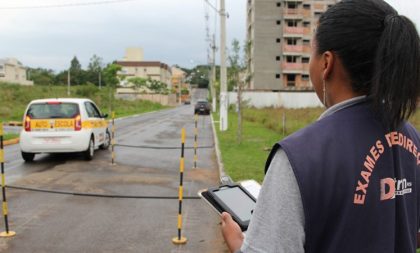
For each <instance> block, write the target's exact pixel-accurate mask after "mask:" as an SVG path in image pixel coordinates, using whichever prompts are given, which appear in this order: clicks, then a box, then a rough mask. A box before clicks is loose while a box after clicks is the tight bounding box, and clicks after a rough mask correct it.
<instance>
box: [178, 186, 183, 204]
mask: <svg viewBox="0 0 420 253" xmlns="http://www.w3.org/2000/svg"><path fill="white" fill-rule="evenodd" d="M183 192H184V191H183V186H182V185H180V186H179V200H182V198H183Z"/></svg>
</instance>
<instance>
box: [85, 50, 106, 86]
mask: <svg viewBox="0 0 420 253" xmlns="http://www.w3.org/2000/svg"><path fill="white" fill-rule="evenodd" d="M103 65H104V64H103V59H102V58H101V57H99V56H97V55H96V54H94V55H93V56H92V58H90V62H89V65H88V69H87V73H86V75H87V80H88V81H89V82H91V83H94V84H97V85H98V86H100V85H101V84H100V82H102V80H99V75H101V72H102V69H103Z"/></svg>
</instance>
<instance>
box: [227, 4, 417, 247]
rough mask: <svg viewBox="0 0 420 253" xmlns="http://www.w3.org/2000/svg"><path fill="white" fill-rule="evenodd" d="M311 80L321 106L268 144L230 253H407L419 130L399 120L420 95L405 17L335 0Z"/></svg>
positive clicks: (316, 47)
mask: <svg viewBox="0 0 420 253" xmlns="http://www.w3.org/2000/svg"><path fill="white" fill-rule="evenodd" d="M312 47H313V48H312V50H313V52H312V56H311V62H310V76H311V81H312V84H313V86H314V88H315V91H316V94H317V95H318V97H319V99H320V100H321V101H322V102H323V103H324V105H325V106H326V107H327V108H328V109H327V110H326V111H325V112H324V113H323V114H322V115H321V117H320V118H319V120H318V121H317V122H316V123H314V124H312V125H311V126H309V127H307V128H305V129H303V130H301V131H299V132H297V133H295V134H293V135H291V136H289V137H288V138H286V139H284V140H282V141H280V142H279V143H277V144H276V145H275V146H274V148H273V151H272V152H271V154H270V156H269V158H268V160H267V165H266V177H265V179H264V183H263V187H262V190H261V193H260V196H259V199H258V202H257V207H256V209H255V210H254V213H253V217H252V220H251V223H250V226H249V229H248V231H247V233H246V237H245V238H244V237H243V235H242V233H241V232H240V229H239V227H238V225H237V224H236V223H235V222H234V221H233V220H232V218H231V217H230V215H229V214H227V213H223V214H222V233H223V235H224V237H225V240H226V242H227V245H228V247H229V249H230V250H231V251H232V252H244V253H247V252H269V253H273V252H322V253H325V252H327V253H328V252H340V253H346V252H349V253H350V252H351V253H354V252H358V253H363V252H366V253H372V252H380V253H385V252H415V249H416V233H417V231H418V229H419V220H420V219H419V213H420V188H419V187H420V174H418V173H417V171H418V170H419V171H420V151H419V150H420V136H419V133H418V132H417V131H416V129H415V128H414V127H413V126H411V125H410V124H409V123H407V122H406V120H407V119H408V118H409V117H410V115H412V114H413V113H414V112H415V109H416V106H417V101H418V98H419V94H420V41H419V35H418V33H417V31H416V29H415V27H414V25H413V23H412V22H411V21H410V20H409V19H407V18H406V17H404V16H400V15H398V13H397V12H396V11H395V10H394V9H393V8H392V7H391V6H389V5H388V4H387V3H385V2H384V1H383V0H343V1H341V2H339V3H338V4H336V5H334V6H332V7H331V8H330V9H329V10H327V11H326V12H325V13H324V14H323V15H322V16H321V17H320V20H319V23H318V27H317V30H316V34H315V36H314V39H313V42H312Z"/></svg>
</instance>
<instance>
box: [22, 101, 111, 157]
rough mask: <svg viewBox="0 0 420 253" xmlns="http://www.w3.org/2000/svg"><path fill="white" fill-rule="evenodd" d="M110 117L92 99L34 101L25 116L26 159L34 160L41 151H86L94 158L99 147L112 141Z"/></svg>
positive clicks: (23, 141) (24, 142)
mask: <svg viewBox="0 0 420 253" xmlns="http://www.w3.org/2000/svg"><path fill="white" fill-rule="evenodd" d="M107 116H108V115H106V114H105V115H103V114H101V112H100V110H99V109H98V107H97V106H96V105H95V103H94V102H92V101H91V100H89V99H78V98H57V99H55V98H54V99H39V100H34V101H32V102H30V103H29V105H28V107H27V108H26V111H25V114H24V117H23V129H22V131H21V133H20V149H21V151H22V158H23V159H24V160H25V161H26V162H31V161H33V160H34V157H35V154H38V153H70V152H83V155H84V157H85V158H86V160H91V159H92V158H93V155H94V151H95V149H98V148H102V149H107V148H108V147H109V145H110V143H111V138H110V134H109V130H108V121H107V120H106V119H105V118H106V117H107Z"/></svg>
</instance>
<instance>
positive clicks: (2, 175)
mask: <svg viewBox="0 0 420 253" xmlns="http://www.w3.org/2000/svg"><path fill="white" fill-rule="evenodd" d="M1 186H3V187H6V177H5V176H4V173H3V174H1Z"/></svg>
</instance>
